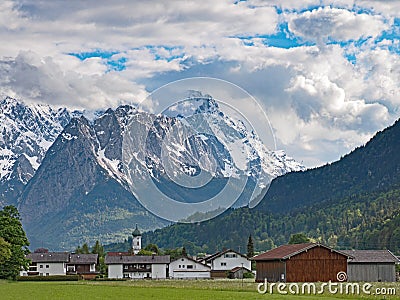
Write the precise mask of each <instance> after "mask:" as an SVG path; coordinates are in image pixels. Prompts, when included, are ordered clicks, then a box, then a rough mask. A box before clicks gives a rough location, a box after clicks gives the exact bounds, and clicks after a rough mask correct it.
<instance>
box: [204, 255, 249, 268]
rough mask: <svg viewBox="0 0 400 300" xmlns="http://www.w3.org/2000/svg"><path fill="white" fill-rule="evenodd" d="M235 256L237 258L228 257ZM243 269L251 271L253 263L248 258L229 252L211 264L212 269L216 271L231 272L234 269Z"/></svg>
mask: <svg viewBox="0 0 400 300" xmlns="http://www.w3.org/2000/svg"><path fill="white" fill-rule="evenodd" d="M233 254H235V255H236V257H227V256H229V255H233ZM242 263H243V267H245V268H247V269H249V270H251V262H250V260H248V259H247V258H245V257H243V256H240V255H237V254H236V253H235V252H227V253H225V254H223V255H221V256H219V257H217V258H215V259H214V260H213V261H212V263H211V269H212V270H216V271H230V270H232V269H233V268H236V267H241V266H242Z"/></svg>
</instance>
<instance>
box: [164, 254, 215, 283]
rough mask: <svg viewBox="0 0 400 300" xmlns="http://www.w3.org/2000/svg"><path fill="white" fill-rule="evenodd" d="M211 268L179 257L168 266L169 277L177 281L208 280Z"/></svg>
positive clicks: (188, 258) (187, 258) (190, 259)
mask: <svg viewBox="0 0 400 300" xmlns="http://www.w3.org/2000/svg"><path fill="white" fill-rule="evenodd" d="M210 271H211V267H210V266H207V265H205V264H202V263H200V262H198V261H196V260H194V259H192V258H190V257H179V258H177V259H175V260H174V261H172V262H171V263H170V264H169V277H170V278H178V279H200V278H210V276H211V275H210Z"/></svg>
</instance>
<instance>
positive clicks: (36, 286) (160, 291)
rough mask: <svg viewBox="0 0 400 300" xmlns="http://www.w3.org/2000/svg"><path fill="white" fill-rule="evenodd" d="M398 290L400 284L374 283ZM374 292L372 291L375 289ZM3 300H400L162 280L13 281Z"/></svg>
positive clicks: (5, 286)
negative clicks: (261, 291) (271, 291)
mask: <svg viewBox="0 0 400 300" xmlns="http://www.w3.org/2000/svg"><path fill="white" fill-rule="evenodd" d="M373 287H374V288H376V287H379V288H382V287H384V288H388V287H390V288H395V289H396V293H397V294H400V284H399V283H396V284H373ZM371 291H372V290H371ZM0 299H2V300H6V299H12V300H14V299H34V300H36V299H85V300H89V299H162V300H164V299H165V300H169V299H171V300H180V299H182V300H183V299H185V300H186V299H189V300H196V299H200V300H202V299H213V300H214V299H215V300H219V299H222V300H224V299H240V300H243V299H273V300H274V299H326V300H328V299H400V297H399V296H398V295H397V296H392V295H391V296H388V295H386V296H382V295H381V296H377V295H353V296H348V295H338V294H337V295H330V294H328V293H325V294H323V295H279V294H277V293H274V294H259V293H258V292H257V284H256V283H254V281H252V280H245V281H243V282H242V281H241V280H159V281H155V280H153V281H150V280H148V281H147V280H146V281H77V282H10V281H0Z"/></svg>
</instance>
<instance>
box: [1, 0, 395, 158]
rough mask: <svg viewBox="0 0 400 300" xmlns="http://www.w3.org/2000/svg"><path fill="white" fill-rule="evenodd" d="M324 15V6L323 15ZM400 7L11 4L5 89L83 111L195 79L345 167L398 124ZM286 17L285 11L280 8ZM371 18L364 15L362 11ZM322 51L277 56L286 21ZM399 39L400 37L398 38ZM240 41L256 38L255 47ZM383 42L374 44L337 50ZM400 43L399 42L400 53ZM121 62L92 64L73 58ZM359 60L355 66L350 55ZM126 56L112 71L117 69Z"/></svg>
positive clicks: (289, 0) (4, 21)
mask: <svg viewBox="0 0 400 300" xmlns="http://www.w3.org/2000/svg"><path fill="white" fill-rule="evenodd" d="M319 5H322V6H325V7H324V8H318V9H312V8H314V7H315V6H319ZM399 5H400V4H399V1H364V0H360V1H353V0H340V1H328V0H326V1H325V0H324V1H320V0H307V1H297V0H266V1H261V0H250V1H241V2H238V3H237V4H235V3H234V1H217V2H216V1H212V0H206V1H178V0H176V1H168V2H166V1H165V2H163V1H123V0H118V1H112V4H111V2H109V1H105V0H98V1H94V0H90V1H83V2H82V1H50V0H48V1H28V0H26V1H25V0H21V1H2V2H1V3H0V40H2V41H3V42H2V43H1V44H0V92H1V93H2V94H8V95H10V96H15V97H17V98H22V99H25V100H28V101H37V102H48V103H52V104H56V105H67V106H69V107H76V108H104V107H108V106H112V107H115V106H116V105H118V104H119V103H126V102H131V101H136V102H137V101H140V100H142V99H144V97H146V95H147V92H146V90H145V89H147V90H151V89H154V88H157V87H159V86H160V85H161V84H163V83H167V82H169V81H171V80H173V79H178V78H184V77H186V76H211V77H220V78H222V79H226V80H231V81H233V82H234V83H236V84H238V85H239V86H242V87H245V88H246V89H247V90H248V91H249V92H250V93H251V94H254V95H255V96H256V97H257V98H258V99H259V100H260V101H261V102H262V104H263V105H264V107H265V109H266V111H267V112H268V114H269V116H270V119H271V121H272V125H273V127H274V128H275V130H276V133H277V138H278V142H279V146H280V147H283V148H285V149H286V150H288V152H289V154H291V155H293V156H294V157H296V158H298V159H300V160H303V161H304V162H305V163H306V164H307V165H310V166H311V165H316V164H321V163H323V162H326V161H331V160H333V159H337V158H339V157H340V156H341V155H342V154H344V153H345V152H347V151H349V150H351V149H352V148H353V147H355V146H357V145H359V144H361V143H364V142H365V141H366V140H367V139H368V138H369V137H370V136H371V135H372V134H373V133H374V132H375V131H376V130H379V129H382V128H384V127H385V126H387V125H389V124H390V123H391V122H392V121H393V120H394V119H396V118H398V113H399V111H400V99H398V95H399V94H400V90H399V86H400V66H399V53H398V51H397V52H395V51H393V50H392V49H393V48H396V47H397V48H396V49H398V45H399V44H398V41H396V39H395V38H393V37H392V38H390V37H386V39H383V40H382V41H380V42H378V43H375V38H377V37H379V36H380V35H381V34H382V32H383V31H384V30H388V29H389V28H390V26H393V24H394V23H393V22H394V19H393V18H394V17H396V16H397V17H398V15H399V11H400V7H399ZM280 10H282V11H283V13H282V14H279V13H278V11H280ZM360 11H361V13H360ZM286 21H287V22H288V26H289V28H288V29H289V32H288V33H287V34H292V35H296V36H297V37H301V38H303V40H307V41H315V42H316V45H315V46H301V47H293V48H290V49H283V48H278V47H268V46H266V45H265V44H264V40H263V36H264V35H271V34H274V33H275V32H276V31H277V30H278V28H279V26H278V25H279V22H286ZM397 30H398V29H397ZM397 32H398V31H397ZM240 37H248V39H249V41H250V42H251V43H250V44H246V43H244V41H243V40H242V39H240ZM363 37H364V38H365V37H371V38H370V39H369V40H368V41H367V42H365V43H363V44H362V45H358V44H356V43H347V44H346V45H345V46H343V45H342V46H340V45H338V44H335V45H327V44H326V41H327V40H328V39H333V40H335V41H349V40H358V39H360V38H363ZM396 43H397V44H396ZM95 50H98V51H100V52H101V51H109V52H113V53H116V54H114V55H113V56H112V57H111V58H108V59H105V58H101V57H89V58H86V59H84V60H80V59H78V58H77V57H74V56H71V55H69V54H68V53H81V52H91V51H95ZM349 54H351V55H353V56H354V61H352V62H350V61H349V60H348V59H347V58H346V55H349ZM121 58H123V59H125V60H126V62H124V64H125V67H126V68H125V69H124V70H122V71H119V72H117V71H110V67H109V66H107V60H110V59H111V60H118V59H121Z"/></svg>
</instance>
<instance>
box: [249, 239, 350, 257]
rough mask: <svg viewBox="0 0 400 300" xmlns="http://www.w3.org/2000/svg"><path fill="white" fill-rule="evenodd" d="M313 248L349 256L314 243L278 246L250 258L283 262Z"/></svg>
mask: <svg viewBox="0 0 400 300" xmlns="http://www.w3.org/2000/svg"><path fill="white" fill-rule="evenodd" d="M314 247H324V248H326V249H329V250H331V251H334V252H336V253H339V254H341V255H343V256H350V257H351V255H348V254H346V253H344V252H343V251H337V250H334V249H332V248H329V247H328V246H324V245H321V244H316V243H304V244H290V245H282V246H279V247H277V248H275V249H272V250H270V251H267V252H264V253H262V254H260V255H257V256H255V257H253V258H252V260H256V261H257V260H278V259H279V260H285V259H289V258H290V257H292V256H295V255H297V254H299V253H302V252H304V251H307V250H309V249H312V248H314Z"/></svg>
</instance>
